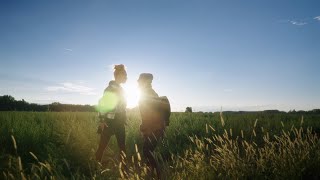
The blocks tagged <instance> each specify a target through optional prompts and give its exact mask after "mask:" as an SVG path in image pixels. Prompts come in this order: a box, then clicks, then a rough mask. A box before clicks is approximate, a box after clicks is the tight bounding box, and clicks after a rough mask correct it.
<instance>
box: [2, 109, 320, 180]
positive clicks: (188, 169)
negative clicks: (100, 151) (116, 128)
mask: <svg viewBox="0 0 320 180" xmlns="http://www.w3.org/2000/svg"><path fill="white" fill-rule="evenodd" d="M140 122H141V120H140V116H139V114H138V113H137V112H129V120H128V125H127V126H126V135H127V136H126V148H127V154H126V159H124V160H122V161H119V158H118V148H117V144H116V141H115V139H114V138H112V139H111V141H110V143H109V146H108V148H107V149H106V152H105V154H104V161H105V162H106V163H105V164H103V165H101V164H99V163H96V162H95V160H94V153H95V150H96V148H97V144H98V140H99V137H98V135H97V134H96V128H97V124H98V118H97V116H96V114H95V113H67V112H65V113H53V112H47V113H36V112H1V113H0V123H1V125H0V135H1V136H0V144H1V147H0V153H1V154H0V171H1V174H0V177H1V178H0V179H17V178H18V179H23V178H26V179H45V178H47V179H48V178H53V179H92V178H94V179H118V178H128V179H150V178H152V177H154V176H153V175H152V174H150V173H149V172H148V168H147V166H146V165H145V164H144V157H143V154H142V153H141V152H142V139H141V137H140V135H139V131H138V130H139V124H140ZM319 129H320V119H319V115H303V117H302V116H301V115H292V114H284V113H276V114H270V113H243V114H241V113H238V114H231V113H227V114H220V113H214V114H212V113H173V114H172V117H171V120H170V126H169V127H168V128H167V129H166V133H165V137H164V139H163V140H162V141H161V142H160V143H159V145H158V148H157V149H156V151H155V154H154V155H155V157H156V158H157V160H158V162H159V164H160V166H161V170H162V177H163V179H248V178H256V179H288V178H290V179H292V178H293V179H297V178H305V177H313V178H317V177H318V178H319V177H320V172H319V171H318V170H319V169H320V142H319V137H318V135H319V132H320V131H319Z"/></svg>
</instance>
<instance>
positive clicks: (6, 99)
mask: <svg viewBox="0 0 320 180" xmlns="http://www.w3.org/2000/svg"><path fill="white" fill-rule="evenodd" d="M0 111H40V112H44V111H54V112H72V111H77V112H94V111H96V110H95V107H94V106H90V105H78V104H61V103H59V102H54V103H51V104H46V105H40V104H35V103H28V102H26V101H25V100H24V99H22V100H15V99H14V97H12V96H10V95H4V96H0Z"/></svg>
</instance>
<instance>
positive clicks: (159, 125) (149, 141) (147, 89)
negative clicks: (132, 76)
mask: <svg viewBox="0 0 320 180" xmlns="http://www.w3.org/2000/svg"><path fill="white" fill-rule="evenodd" d="M152 80H153V75H152V74H149V73H142V74H140V77H139V79H138V84H139V89H140V91H141V93H140V100H139V109H140V114H141V120H142V123H141V125H140V131H141V134H142V136H143V154H144V157H145V158H146V163H147V165H148V166H149V167H150V170H151V172H152V173H153V171H154V169H155V170H156V173H157V177H158V178H159V179H160V176H161V174H160V169H159V167H158V164H157V163H156V160H155V158H154V157H153V155H152V153H153V151H154V150H155V148H156V146H157V143H158V141H159V140H161V139H162V137H163V135H164V129H165V127H166V124H165V120H164V119H163V118H162V116H161V113H160V112H159V111H158V108H157V106H158V101H159V96H158V94H157V93H156V92H155V91H154V90H153V88H152Z"/></svg>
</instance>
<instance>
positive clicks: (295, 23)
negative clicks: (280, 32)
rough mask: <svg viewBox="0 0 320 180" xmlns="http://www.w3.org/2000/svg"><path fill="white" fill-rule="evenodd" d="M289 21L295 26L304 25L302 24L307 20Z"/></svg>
mask: <svg viewBox="0 0 320 180" xmlns="http://www.w3.org/2000/svg"><path fill="white" fill-rule="evenodd" d="M289 22H290V23H291V24H293V25H296V26H304V25H306V24H308V23H307V22H302V21H300V22H298V21H293V20H291V21H289Z"/></svg>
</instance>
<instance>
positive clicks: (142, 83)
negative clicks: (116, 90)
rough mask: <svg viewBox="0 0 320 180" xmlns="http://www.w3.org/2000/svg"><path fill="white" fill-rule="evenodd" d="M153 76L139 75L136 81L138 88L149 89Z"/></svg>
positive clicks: (147, 74) (148, 74)
mask: <svg viewBox="0 0 320 180" xmlns="http://www.w3.org/2000/svg"><path fill="white" fill-rule="evenodd" d="M152 80H153V75H152V74H150V73H141V74H140V76H139V79H138V85H139V88H145V87H151V84H152Z"/></svg>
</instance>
